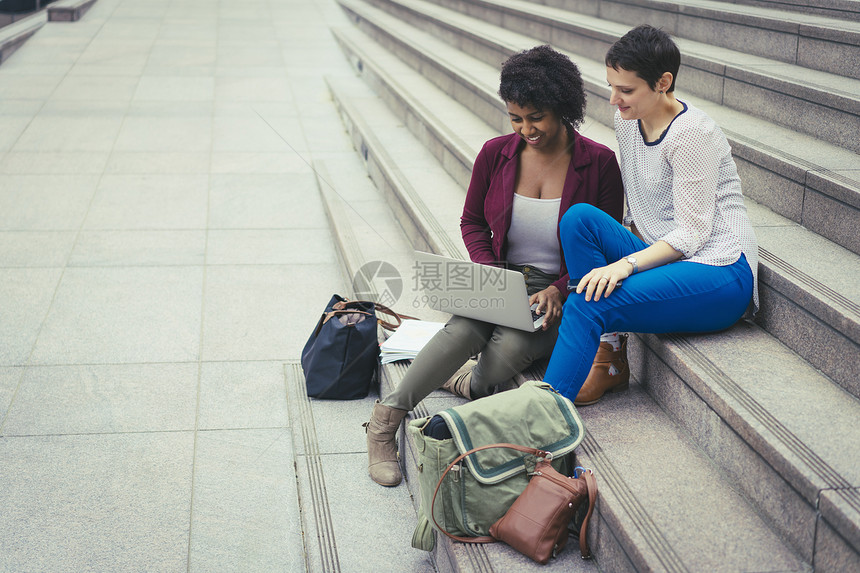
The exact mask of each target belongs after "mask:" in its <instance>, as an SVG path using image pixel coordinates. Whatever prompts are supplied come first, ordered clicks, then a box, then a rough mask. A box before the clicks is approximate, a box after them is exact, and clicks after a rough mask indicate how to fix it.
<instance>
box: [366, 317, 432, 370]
mask: <svg viewBox="0 0 860 573" xmlns="http://www.w3.org/2000/svg"><path fill="white" fill-rule="evenodd" d="M443 326H445V323H444V322H428V321H425V320H404V321H403V324H401V325H400V326H399V327H398V328H397V330H396V331H395V332H394V334H392V335H391V336H389V337H388V340H386V341H385V342H383V343H382V344H381V345H380V346H379V350H380V356H381V360H382V363H383V364H388V363H389V362H396V361H398V360H412V359H413V358H415V356H416V355H417V354H418V351H420V350H421V349H422V348H424V345H425V344H427V342H428V341H429V340H430V339H431V338H433V335H435V334H436V333H437V332H439V331H440V330H441V329H442V327H443Z"/></svg>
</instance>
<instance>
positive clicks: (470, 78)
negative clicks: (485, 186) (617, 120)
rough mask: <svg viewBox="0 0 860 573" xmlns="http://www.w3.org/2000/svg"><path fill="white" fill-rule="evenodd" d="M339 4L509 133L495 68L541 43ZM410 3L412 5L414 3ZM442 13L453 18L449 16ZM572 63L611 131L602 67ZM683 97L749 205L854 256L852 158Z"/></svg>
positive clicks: (857, 180) (858, 208) (468, 22)
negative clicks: (730, 157)
mask: <svg viewBox="0 0 860 573" xmlns="http://www.w3.org/2000/svg"><path fill="white" fill-rule="evenodd" d="M339 1H340V3H341V5H342V6H343V7H344V8H345V10H346V11H347V13H348V14H351V15H352V17H353V18H354V19H355V21H356V22H357V25H358V26H359V28H361V29H362V30H364V31H365V32H366V33H368V35H370V36H372V37H374V39H375V40H376V41H377V42H378V43H380V44H381V45H382V46H384V47H385V49H387V50H390V51H392V52H393V53H396V54H397V55H398V57H400V59H402V60H404V61H405V62H407V63H408V64H409V65H410V66H411V67H413V68H415V69H417V70H420V71H421V73H422V75H424V77H426V78H428V79H430V80H431V81H432V82H433V83H435V84H436V85H437V86H439V87H440V88H441V89H443V90H445V91H447V92H448V93H449V94H451V95H453V96H454V97H455V98H456V99H457V100H458V101H460V102H462V103H463V104H465V105H466V106H468V107H469V108H470V109H471V110H472V111H473V112H474V113H475V114H476V115H478V117H480V118H481V119H483V120H484V121H486V122H487V123H489V124H490V125H491V126H497V127H498V129H500V130H502V131H505V130H507V129H508V127H507V125H508V119H507V116H506V114H505V113H504V107H503V106H502V104H501V102H499V101H498V96H497V95H496V91H497V82H498V66H499V63H500V62H501V61H502V60H503V59H504V58H505V57H507V56H508V55H510V54H512V53H515V52H516V51H519V50H521V49H525V48H528V47H531V46H534V45H535V44H537V43H540V42H541V40H538V39H535V38H530V37H527V36H523V35H522V34H518V33H515V32H510V31H508V30H504V29H502V28H499V27H497V26H490V25H487V24H485V23H484V24H482V23H481V22H480V21H478V20H474V19H469V18H467V17H464V16H462V15H455V16H454V17H452V18H451V22H449V23H452V22H456V23H457V24H458V26H459V27H458V28H457V30H458V33H457V35H454V36H452V37H442V38H441V39H440V38H436V37H434V36H433V35H432V34H430V33H429V32H425V31H423V30H420V29H416V28H413V27H411V26H409V24H407V23H405V22H404V21H402V20H399V19H398V18H396V17H395V16H393V15H391V14H388V13H386V12H384V11H381V10H379V9H376V8H375V7H373V6H369V5H368V4H367V3H363V2H358V1H356V0H339ZM411 3H412V4H418V2H417V0H411ZM424 6H425V7H426V6H429V5H428V4H427V3H424ZM435 10H436V11H440V10H442V9H440V8H436V9H435ZM446 13H447V15H448V16H451V12H450V11H446ZM425 16H426V17H427V18H429V17H430V16H429V15H427V14H425ZM434 21H435V19H434ZM456 38H459V39H456ZM572 57H573V58H574V60H575V61H576V62H577V64H578V65H579V67H580V70H581V71H582V73H583V80H584V82H585V86H586V91H587V93H588V95H589V108H588V115H589V116H590V117H592V118H593V119H596V120H597V121H599V122H601V123H603V124H605V125H608V126H610V127H611V125H612V118H613V114H614V110H613V109H612V108H611V106H609V103H608V95H609V91H608V87H607V86H606V81H605V66H604V65H603V64H602V61H601V62H595V61H593V60H588V59H583V58H580V57H577V56H572ZM482 63H484V65H483V66H482V65H481V64H482ZM470 88H471V93H470V92H469V90H470ZM681 96H682V98H684V99H686V100H687V101H689V102H690V103H692V104H693V105H696V106H697V107H699V108H701V109H703V110H704V111H706V112H707V113H708V114H710V115H711V116H712V117H713V118H714V119H715V120H716V121H717V123H718V124H719V125H720V126H721V127H722V129H723V131H724V132H725V133H726V136H727V137H728V139H729V142H730V143H731V145H732V149H733V152H734V156H735V160H736V162H737V164H738V170H739V172H740V175H741V178H742V179H743V180H744V181H745V193H746V195H747V196H748V197H751V198H753V199H755V200H757V201H759V202H761V203H763V204H765V205H766V206H768V207H769V208H771V209H773V210H774V211H776V212H777V213H779V214H781V215H783V216H784V217H787V218H789V219H791V220H792V221H794V222H796V223H799V224H802V225H804V226H806V227H807V228H809V229H810V230H812V231H814V232H816V233H818V234H820V235H823V236H825V237H827V238H829V239H830V240H832V241H834V242H836V243H837V244H840V245H842V246H844V247H846V248H848V249H849V250H851V251H853V252H855V253H860V235H858V234H857V233H856V232H854V228H855V222H856V220H857V219H858V217H860V171H858V170H857V169H855V168H854V167H855V166H856V164H857V154H856V153H854V152H852V151H850V150H846V149H843V148H840V147H837V146H834V145H832V144H829V143H826V142H824V141H822V140H819V139H814V138H811V137H809V136H805V135H803V134H800V133H797V132H795V131H792V130H790V129H787V128H783V127H780V126H778V125H775V124H773V123H771V122H768V121H765V120H762V119H759V118H757V117H754V116H752V115H748V114H745V113H741V112H738V111H736V110H731V109H729V108H726V107H725V106H722V105H717V104H715V103H713V102H710V101H707V100H702V99H700V98H697V97H695V96H687V95H686V94H681Z"/></svg>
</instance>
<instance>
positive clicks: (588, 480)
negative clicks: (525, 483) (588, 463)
mask: <svg viewBox="0 0 860 573" xmlns="http://www.w3.org/2000/svg"><path fill="white" fill-rule="evenodd" d="M578 469H581V468H578ZM535 472H545V474H546V473H548V472H551V473H552V474H555V475H557V476H559V477H563V476H562V475H561V474H559V473H558V471H557V470H556V469H555V468H553V467H552V464H550V463H549V462H548V461H545V460H544V461H541V462H538V465H537V466H536V467H535ZM574 473H575V472H574ZM577 479H582V480H583V481H584V482H585V489H586V491H587V492H588V511H587V512H586V514H585V519H583V520H582V525H581V526H580V528H579V553H580V555H582V558H583V559H591V550H590V549H589V548H588V539H587V536H588V522H589V520H590V519H591V514H592V513H593V512H594V503H595V501H597V480H596V479H595V477H594V472H593V471H592V470H590V469H589V470H583V472H582V475H581V476H580V478H577ZM553 481H554V482H555V483H556V484H558V485H560V486H562V487H563V488H565V489H567V490H568V491H570V492H571V493H573V494H579V493H580V491H579V489H577V488H576V487H575V486H573V485H571V484H570V483H569V482H570V481H572V480H568V479H561V480H558V479H555V480H553Z"/></svg>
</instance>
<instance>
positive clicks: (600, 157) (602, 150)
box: [460, 132, 624, 300]
mask: <svg viewBox="0 0 860 573" xmlns="http://www.w3.org/2000/svg"><path fill="white" fill-rule="evenodd" d="M524 145H525V142H524V141H522V139H521V138H520V136H519V135H517V134H516V133H511V134H508V135H503V136H501V137H496V138H493V139H491V140H489V141H487V142H486V143H485V144H484V147H483V148H482V149H481V152H480V153H478V157H477V159H475V165H474V167H473V168H472V180H471V182H470V183H469V190H468V192H467V193H466V204H465V206H464V207H463V216H462V217H461V218H460V230H461V232H462V234H463V242H465V243H466V249H467V250H468V251H469V256H470V257H471V259H472V260H473V261H474V262H476V263H483V264H487V265H500V264H501V263H502V262H503V261H505V254H506V251H507V243H506V241H505V236H506V234H507V231H508V229H509V228H510V226H511V212H512V210H513V205H514V185H515V184H516V181H517V165H518V163H519V162H518V161H517V156H518V155H519V153H520V151H521V150H522V149H523V146H524ZM576 203H590V204H592V205H594V206H596V207H598V208H599V209H602V210H603V211H605V212H606V213H608V214H609V215H610V216H612V217H613V218H615V219H616V220H617V221H619V222H621V217H622V215H623V211H624V185H623V184H622V182H621V170H620V169H619V168H618V162H617V161H616V159H615V153H614V152H613V151H612V150H611V149H609V148H608V147H606V146H605V145H601V144H599V143H597V142H595V141H592V140H590V139H588V138H587V137H583V136H582V135H580V134H579V133H578V132H574V142H573V159H572V160H571V162H570V167H569V168H568V170H567V177H566V178H565V180H564V190H563V191H562V195H561V207H560V208H559V213H558V218H559V221H561V217H562V215H564V213H565V211H567V209H568V208H570V206H571V205H574V204H576ZM560 246H561V240H560V239H559V247H560ZM558 274H559V277H560V278H559V279H558V280H557V281H556V282H554V283H553V284H554V285H555V286H556V288H558V290H559V292H560V293H561V296H562V300H564V299H565V298H566V297H567V281H568V278H569V277H568V275H567V265H566V264H565V262H564V253H562V258H561V268H560V269H559V272H558Z"/></svg>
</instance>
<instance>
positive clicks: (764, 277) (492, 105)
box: [335, 29, 860, 396]
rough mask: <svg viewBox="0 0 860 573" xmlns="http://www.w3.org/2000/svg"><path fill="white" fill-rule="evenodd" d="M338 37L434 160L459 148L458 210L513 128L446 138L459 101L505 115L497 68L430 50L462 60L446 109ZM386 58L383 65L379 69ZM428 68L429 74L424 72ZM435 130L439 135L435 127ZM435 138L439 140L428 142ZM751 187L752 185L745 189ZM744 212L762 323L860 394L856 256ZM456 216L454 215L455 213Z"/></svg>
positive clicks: (354, 42)
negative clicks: (488, 148) (486, 155)
mask: <svg viewBox="0 0 860 573" xmlns="http://www.w3.org/2000/svg"><path fill="white" fill-rule="evenodd" d="M407 33H409V34H410V35H412V36H413V37H416V38H417V37H418V35H419V34H420V32H418V31H411V30H410V31H408V32H407ZM335 36H336V38H337V39H338V41H339V42H340V44H341V46H342V47H343V48H344V50H345V52H346V53H347V55H348V57H349V58H350V59H351V60H352V61H353V63H354V64H355V65H356V68H357V69H359V68H360V69H361V73H362V75H363V76H364V77H365V78H367V79H368V81H369V82H370V83H371V85H373V86H374V88H375V89H376V92H377V93H378V94H379V95H381V97H382V98H383V99H384V100H386V101H387V102H388V104H389V106H390V107H391V109H393V110H394V112H395V114H397V115H398V117H400V119H401V121H404V123H407V124H408V125H410V126H416V127H415V129H414V130H413V133H415V134H417V136H418V137H419V139H420V140H421V141H422V143H423V144H424V145H425V146H426V147H427V148H428V149H431V150H437V152H436V153H435V156H436V158H437V159H438V160H440V161H442V162H443V164H445V162H446V154H447V153H448V152H445V151H444V150H446V149H448V150H457V152H456V154H457V157H458V158H459V159H458V161H457V162H456V168H455V169H449V173H450V174H451V175H452V176H454V177H455V178H456V179H457V181H458V182H459V183H460V185H461V188H460V190H459V194H460V197H461V198H460V199H459V201H460V203H458V204H461V203H462V194H463V193H464V190H465V188H466V187H467V185H468V181H469V176H470V173H471V164H469V167H468V168H466V161H467V160H466V158H468V157H475V156H476V155H477V153H478V151H479V150H480V146H481V145H482V144H483V141H485V140H486V139H488V138H489V137H493V136H494V135H499V134H501V133H504V132H508V131H509V130H510V124H509V122H508V121H507V120H506V119H505V120H504V121H500V122H497V124H499V127H498V128H497V129H495V128H492V127H489V128H488V130H489V131H488V130H487V129H485V130H483V131H479V132H474V133H475V135H472V136H470V138H469V141H465V140H463V139H462V138H459V137H452V139H450V140H446V134H449V135H450V133H451V132H453V131H454V130H453V128H449V127H448V126H470V125H471V124H470V123H469V122H470V118H469V117H468V115H469V112H468V109H466V110H464V109H463V106H462V105H461V104H460V103H458V102H462V101H469V102H472V103H471V105H475V106H476V108H478V109H482V110H484V112H485V113H487V114H489V113H490V112H492V113H494V114H496V117H502V116H501V114H500V113H497V112H496V110H497V109H501V108H502V104H501V102H500V101H498V100H499V98H498V96H497V95H496V96H495V100H496V101H495V102H490V99H489V98H490V97H491V95H490V90H491V89H492V88H491V86H492V85H495V83H494V84H490V83H489V82H490V81H493V82H498V70H491V69H490V68H489V66H488V65H486V64H483V65H482V64H481V63H480V62H473V61H469V59H468V57H467V56H464V55H463V54H457V53H456V52H455V51H453V50H451V51H449V52H447V53H446V52H445V51H444V50H443V47H442V46H434V48H435V49H436V50H437V51H439V50H442V51H439V59H440V60H441V61H440V62H439V65H440V66H441V65H442V62H457V68H456V69H452V68H454V66H453V65H448V66H447V67H448V68H449V69H452V71H451V72H450V73H452V74H454V75H453V76H452V79H451V81H450V82H449V85H450V84H451V83H453V82H455V81H456V82H459V83H460V85H461V86H462V87H461V88H460V90H458V91H456V93H455V98H456V100H457V101H453V98H451V97H448V100H447V103H446V102H445V100H444V99H441V97H440V95H439V93H438V88H437V87H436V85H434V84H433V82H431V81H430V80H431V79H432V80H434V81H435V82H437V83H439V84H442V83H443V82H441V80H439V79H435V78H433V77H431V78H430V79H425V78H421V77H414V72H410V71H409V70H411V69H412V68H411V67H410V66H409V65H408V64H407V63H405V62H403V61H400V60H397V59H393V58H392V56H391V54H390V53H389V52H388V51H387V50H385V49H384V47H382V46H380V45H378V44H376V43H375V42H374V41H372V40H370V38H369V37H368V36H367V35H363V34H361V33H360V32H359V31H358V30H355V29H346V30H341V29H338V30H335ZM408 55H411V52H410V53H409V54H408ZM380 58H382V59H381V60H379V61H381V62H384V65H382V64H381V63H375V62H376V61H377V59H380ZM419 62H420V61H419ZM422 69H424V70H428V67H427V66H424V67H423V68H422ZM436 69H440V68H436ZM465 70H468V71H465ZM410 74H411V75H410ZM491 76H492V79H491ZM404 77H408V78H409V80H408V82H409V83H408V84H407V83H404V82H403V81H401V78H404ZM470 85H471V86H473V87H474V88H475V89H476V93H477V94H479V95H475V93H473V94H472V97H471V98H470V97H468V96H467V95H463V93H462V90H465V89H466V87H467V86H470ZM425 96H426V97H427V98H430V99H431V100H432V101H433V102H434V105H433V106H427V105H422V104H421V102H422V101H423V100H425ZM475 102H478V103H479V104H480V105H477V104H476V103H475ZM437 114H441V115H437ZM471 121H472V122H474V119H471ZM417 126H421V127H417ZM435 126H441V127H439V128H438V129H437V128H436V127H435ZM494 129H495V130H494ZM431 131H433V132H435V133H436V135H434V136H432V137H431V136H429V135H428V133H429V132H431ZM466 131H468V132H473V131H474V128H472V127H468V128H466V129H464V132H466ZM582 132H583V133H584V134H585V135H587V136H588V137H591V138H593V139H595V140H597V141H600V142H601V143H604V144H607V145H610V146H612V147H615V136H614V132H613V131H612V130H611V129H610V128H608V127H606V126H604V125H602V124H599V123H596V122H594V121H593V120H592V121H591V122H590V123H586V124H585V125H584V126H583V130H582ZM479 135H480V136H482V138H483V139H481V138H479V137H478V136H479ZM464 146H465V147H466V148H465V149H464ZM469 146H471V147H469ZM439 150H442V151H439ZM467 169H468V170H467ZM751 187H752V185H747V186H746V188H747V190H749V189H750V188H751ZM748 208H749V212H750V216H751V218H752V220H753V224H754V225H755V226H756V229H757V233H758V235H759V240H760V247H761V249H760V251H761V252H760V256H761V261H760V266H761V269H762V270H761V273H760V282H761V296H762V297H763V300H767V301H769V302H768V304H765V305H763V308H762V311H761V312H760V315H759V317H758V320H759V322H760V324H762V325H763V326H764V327H765V328H767V329H768V330H769V331H770V332H771V333H773V334H775V335H776V336H778V337H779V338H780V340H782V341H783V342H784V343H785V344H787V345H788V346H789V347H790V348H792V349H793V350H795V351H796V352H798V353H800V354H801V355H802V356H803V357H804V358H805V359H807V360H809V361H810V362H811V363H812V364H813V365H815V366H816V367H818V368H820V369H822V370H823V371H824V372H825V373H826V374H828V375H829V376H831V377H832V378H833V379H834V380H835V381H837V382H838V383H839V384H841V385H842V386H843V387H845V388H846V389H848V390H849V391H850V392H852V393H853V394H854V395H857V396H860V364H857V361H846V360H845V357H846V356H853V355H856V354H858V352H860V304H858V303H860V285H857V284H855V282H854V281H851V280H846V277H851V276H856V275H858V274H860V257H858V256H857V255H856V254H854V253H853V252H850V251H848V250H846V249H843V248H841V247H839V246H837V245H834V244H833V243H832V242H831V241H829V240H826V239H823V238H822V237H821V236H819V235H817V234H815V233H813V232H812V231H810V230H808V229H805V228H803V227H801V226H799V225H797V224H796V223H794V222H793V221H791V220H789V219H786V218H784V217H782V216H780V215H778V214H777V213H774V212H773V211H771V210H770V209H767V208H766V207H764V206H762V205H758V204H756V203H755V202H754V201H749V202H748ZM450 215H451V216H454V215H455V213H454V210H453V209H452V210H451V213H450ZM418 225H419V226H420V223H419V224H418Z"/></svg>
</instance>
